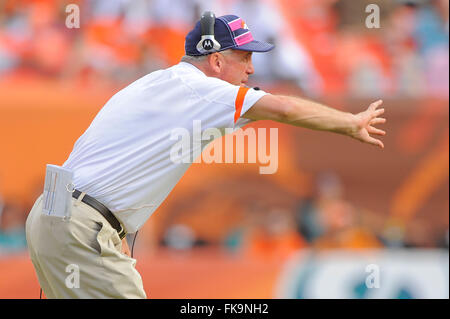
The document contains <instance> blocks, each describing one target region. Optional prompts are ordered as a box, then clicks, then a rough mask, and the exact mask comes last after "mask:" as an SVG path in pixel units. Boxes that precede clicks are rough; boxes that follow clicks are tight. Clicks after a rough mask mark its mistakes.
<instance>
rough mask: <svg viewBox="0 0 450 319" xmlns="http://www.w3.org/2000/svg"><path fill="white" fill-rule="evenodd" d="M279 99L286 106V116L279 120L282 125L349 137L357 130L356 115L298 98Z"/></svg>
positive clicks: (284, 97) (286, 97) (283, 97)
mask: <svg viewBox="0 0 450 319" xmlns="http://www.w3.org/2000/svg"><path fill="white" fill-rule="evenodd" d="M279 98H280V99H281V103H283V104H285V105H286V113H285V116H284V117H283V118H281V119H280V120H279V121H280V122H282V123H286V124H290V125H294V126H300V127H305V128H309V129H313V130H320V131H329V132H336V133H340V134H344V135H349V134H351V132H352V131H354V130H355V129H356V121H355V116H354V114H351V113H348V112H342V111H339V110H337V109H334V108H331V107H328V106H325V105H322V104H320V103H316V102H312V101H309V100H306V99H302V98H298V97H291V96H279Z"/></svg>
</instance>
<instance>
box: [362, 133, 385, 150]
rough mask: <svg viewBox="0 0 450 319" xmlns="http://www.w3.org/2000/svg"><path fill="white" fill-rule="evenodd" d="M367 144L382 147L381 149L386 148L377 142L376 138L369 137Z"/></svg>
mask: <svg viewBox="0 0 450 319" xmlns="http://www.w3.org/2000/svg"><path fill="white" fill-rule="evenodd" d="M366 142H367V143H369V144H372V145H375V146H379V147H381V148H384V144H383V142H382V141H380V140H377V139H376V138H373V137H371V136H369V137H368V138H367V140H366Z"/></svg>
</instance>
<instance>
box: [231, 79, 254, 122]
mask: <svg viewBox="0 0 450 319" xmlns="http://www.w3.org/2000/svg"><path fill="white" fill-rule="evenodd" d="M249 89H250V88H246V87H243V86H241V87H240V88H239V91H238V94H237V96H236V102H235V103H234V106H235V108H236V112H234V123H236V122H237V120H238V119H239V117H240V116H241V110H242V105H244V99H245V94H247V91H248V90H249Z"/></svg>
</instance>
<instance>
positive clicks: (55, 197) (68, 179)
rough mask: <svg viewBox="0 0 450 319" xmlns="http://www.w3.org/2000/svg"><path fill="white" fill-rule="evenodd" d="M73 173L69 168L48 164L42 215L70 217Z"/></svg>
mask: <svg viewBox="0 0 450 319" xmlns="http://www.w3.org/2000/svg"><path fill="white" fill-rule="evenodd" d="M72 179H73V172H72V171H71V170H69V169H67V168H63V167H60V166H57V165H52V164H47V169H46V172H45V184H44V196H43V207H42V213H43V214H45V215H51V216H58V217H70V215H71V211H70V208H71V206H70V204H71V200H72V191H73V189H74V185H73V184H72Z"/></svg>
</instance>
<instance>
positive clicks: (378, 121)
mask: <svg viewBox="0 0 450 319" xmlns="http://www.w3.org/2000/svg"><path fill="white" fill-rule="evenodd" d="M384 123H386V119H385V118H382V117H377V118H374V119H373V120H371V121H370V125H376V124H384Z"/></svg>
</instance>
